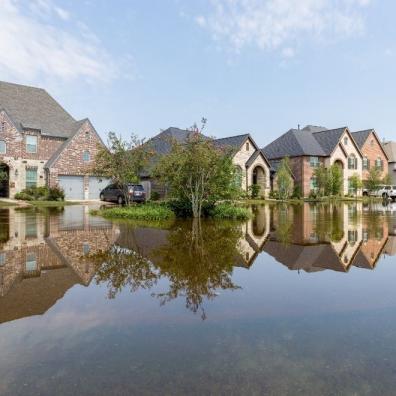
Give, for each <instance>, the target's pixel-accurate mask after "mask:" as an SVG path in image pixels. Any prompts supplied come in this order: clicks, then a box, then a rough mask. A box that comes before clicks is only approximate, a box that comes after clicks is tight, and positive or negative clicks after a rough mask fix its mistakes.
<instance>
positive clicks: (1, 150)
mask: <svg viewBox="0 0 396 396" xmlns="http://www.w3.org/2000/svg"><path fill="white" fill-rule="evenodd" d="M6 151H7V147H6V142H5V141H4V140H0V154H5V153H6Z"/></svg>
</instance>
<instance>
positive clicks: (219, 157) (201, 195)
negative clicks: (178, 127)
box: [154, 127, 240, 218]
mask: <svg viewBox="0 0 396 396" xmlns="http://www.w3.org/2000/svg"><path fill="white" fill-rule="evenodd" d="M171 144H172V147H171V151H170V153H169V154H167V155H164V156H163V157H161V158H160V159H159V162H158V163H157V165H156V168H155V171H154V175H155V176H156V177H157V178H158V179H159V180H160V181H161V182H163V183H164V184H165V185H166V186H167V187H168V188H169V189H170V194H171V196H172V197H174V198H176V199H177V200H178V201H180V202H186V203H187V205H188V206H189V207H190V208H191V212H192V214H193V217H195V218H198V217H201V216H202V207H203V204H204V203H205V202H206V203H209V204H211V205H214V203H215V202H217V201H219V200H221V199H232V198H234V197H236V196H237V194H239V193H240V187H239V186H237V185H236V183H235V179H236V177H237V176H236V175H235V172H236V170H235V167H234V165H233V163H232V156H231V155H229V154H230V152H229V150H226V149H222V148H219V147H217V146H215V144H214V142H213V141H212V140H211V139H208V138H206V137H204V136H203V135H202V134H201V132H200V131H198V130H197V128H196V127H194V128H193V130H192V131H191V134H190V135H189V137H188V138H187V140H186V141H185V142H184V143H179V142H177V141H176V140H173V141H171Z"/></svg>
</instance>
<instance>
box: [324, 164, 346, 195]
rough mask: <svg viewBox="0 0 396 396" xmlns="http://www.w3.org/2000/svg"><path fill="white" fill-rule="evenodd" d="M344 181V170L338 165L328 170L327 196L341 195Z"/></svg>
mask: <svg viewBox="0 0 396 396" xmlns="http://www.w3.org/2000/svg"><path fill="white" fill-rule="evenodd" d="M343 181H344V180H343V172H342V168H341V167H340V166H339V165H337V164H333V165H331V166H330V168H329V170H328V181H327V195H340V194H341V192H342V184H343Z"/></svg>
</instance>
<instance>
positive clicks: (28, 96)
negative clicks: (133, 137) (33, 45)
mask: <svg viewBox="0 0 396 396" xmlns="http://www.w3.org/2000/svg"><path fill="white" fill-rule="evenodd" d="M98 144H103V143H102V140H101V138H100V137H99V135H98V133H97V132H96V130H95V128H94V127H93V125H92V124H91V122H90V121H89V120H88V119H83V120H80V121H76V120H75V119H74V118H73V117H72V116H71V115H70V114H69V113H67V112H66V111H65V110H64V109H63V108H62V107H61V106H60V105H59V104H58V103H57V102H56V101H55V99H53V98H52V97H51V96H50V95H49V94H48V93H47V92H46V91H45V90H44V89H41V88H34V87H28V86H25V85H18V84H12V83H7V82H0V169H1V170H3V171H4V172H5V173H6V174H7V180H5V181H3V182H1V183H0V197H10V198H12V197H14V195H15V194H16V193H17V192H20V191H22V190H23V189H24V188H26V187H32V186H45V185H47V186H51V187H52V186H56V185H58V186H60V187H62V188H63V189H64V191H65V194H66V198H67V199H77V200H83V199H97V198H99V191H100V190H101V189H102V188H104V187H105V186H106V184H107V181H105V180H103V179H101V178H99V177H95V176H93V175H90V168H91V165H92V160H93V159H94V157H95V155H96V152H97V147H98Z"/></svg>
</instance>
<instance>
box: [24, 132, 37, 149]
mask: <svg viewBox="0 0 396 396" xmlns="http://www.w3.org/2000/svg"><path fill="white" fill-rule="evenodd" d="M26 152H27V153H31V154H34V153H37V136H33V135H26Z"/></svg>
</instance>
